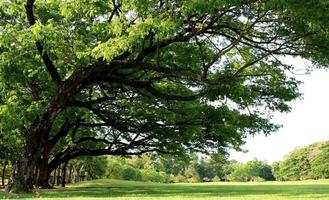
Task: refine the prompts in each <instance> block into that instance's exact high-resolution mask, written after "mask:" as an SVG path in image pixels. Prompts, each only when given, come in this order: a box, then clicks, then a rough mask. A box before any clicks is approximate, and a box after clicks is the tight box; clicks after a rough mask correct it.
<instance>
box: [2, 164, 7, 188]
mask: <svg viewBox="0 0 329 200" xmlns="http://www.w3.org/2000/svg"><path fill="white" fill-rule="evenodd" d="M6 167H7V161H5V162H4V163H3V168H2V186H5V176H6Z"/></svg>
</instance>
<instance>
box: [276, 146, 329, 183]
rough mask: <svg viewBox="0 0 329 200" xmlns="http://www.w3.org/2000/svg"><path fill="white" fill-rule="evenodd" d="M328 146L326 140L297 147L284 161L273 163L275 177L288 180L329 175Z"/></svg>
mask: <svg viewBox="0 0 329 200" xmlns="http://www.w3.org/2000/svg"><path fill="white" fill-rule="evenodd" d="M328 146H329V143H328V142H327V141H326V142H317V143H314V144H311V145H308V146H305V147H300V148H296V149H295V150H294V151H292V152H290V153H289V154H288V155H286V156H285V158H284V160H283V161H280V162H276V163H273V165H272V168H273V174H274V176H275V178H276V179H277V180H286V181H287V180H305V179H316V178H327V177H329V171H328V168H327V167H328V162H327V161H328Z"/></svg>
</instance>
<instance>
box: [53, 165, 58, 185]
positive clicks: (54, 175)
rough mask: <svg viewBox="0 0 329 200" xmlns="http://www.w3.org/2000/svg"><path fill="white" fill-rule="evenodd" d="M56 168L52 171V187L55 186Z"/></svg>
mask: <svg viewBox="0 0 329 200" xmlns="http://www.w3.org/2000/svg"><path fill="white" fill-rule="evenodd" d="M56 172H57V168H56V169H55V170H54V174H53V182H52V185H53V186H55V184H56V177H57V173H56Z"/></svg>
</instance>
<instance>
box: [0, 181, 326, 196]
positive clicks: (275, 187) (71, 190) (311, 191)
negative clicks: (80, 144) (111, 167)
mask: <svg viewBox="0 0 329 200" xmlns="http://www.w3.org/2000/svg"><path fill="white" fill-rule="evenodd" d="M0 199H52V200H64V199H65V200H68V199H73V200H78V199H81V200H102V199H111V200H124V199H127V200H144V199H148V200H150V199H168V200H173V199H191V200H193V199H194V200H224V199H225V200H251V199H255V200H266V199H269V200H285V199H301V200H302V199H303V200H313V199H314V200H324V199H328V200H329V180H318V181H300V182H263V183H195V184H159V183H145V182H134V181H122V180H109V179H102V180H95V181H88V182H81V183H78V184H71V185H69V186H68V187H67V188H65V189H61V188H60V189H55V190H40V191H38V192H37V193H35V194H28V195H14V194H5V193H4V192H0Z"/></svg>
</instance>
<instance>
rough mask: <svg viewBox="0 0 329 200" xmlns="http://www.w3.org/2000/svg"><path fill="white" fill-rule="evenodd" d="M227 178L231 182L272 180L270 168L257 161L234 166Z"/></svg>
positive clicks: (264, 163)
mask: <svg viewBox="0 0 329 200" xmlns="http://www.w3.org/2000/svg"><path fill="white" fill-rule="evenodd" d="M229 177H230V179H231V180H233V181H259V180H268V181H269V180H274V177H273V174H272V168H271V166H270V165H269V164H267V163H266V162H264V161H260V160H257V159H254V160H251V161H248V162H246V163H243V164H235V165H234V166H233V171H232V173H231V174H230V175H229Z"/></svg>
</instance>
